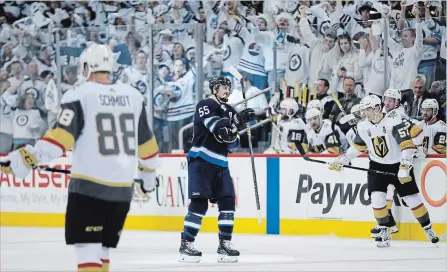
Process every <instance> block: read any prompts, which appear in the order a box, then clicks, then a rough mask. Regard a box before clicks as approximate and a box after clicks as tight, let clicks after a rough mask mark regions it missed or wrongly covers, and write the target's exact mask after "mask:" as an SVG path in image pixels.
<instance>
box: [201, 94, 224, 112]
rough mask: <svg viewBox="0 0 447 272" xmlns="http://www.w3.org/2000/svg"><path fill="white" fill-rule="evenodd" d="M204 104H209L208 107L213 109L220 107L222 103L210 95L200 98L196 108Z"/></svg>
mask: <svg viewBox="0 0 447 272" xmlns="http://www.w3.org/2000/svg"><path fill="white" fill-rule="evenodd" d="M203 106H208V108H209V109H210V110H212V109H216V108H218V107H219V106H220V104H219V103H218V102H217V101H216V100H215V99H214V98H213V97H208V98H205V99H202V100H200V101H199V103H197V107H196V108H201V107H203Z"/></svg>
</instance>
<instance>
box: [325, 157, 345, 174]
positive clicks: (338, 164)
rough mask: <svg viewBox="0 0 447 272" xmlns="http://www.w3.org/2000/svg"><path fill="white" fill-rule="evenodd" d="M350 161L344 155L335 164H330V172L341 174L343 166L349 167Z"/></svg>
mask: <svg viewBox="0 0 447 272" xmlns="http://www.w3.org/2000/svg"><path fill="white" fill-rule="evenodd" d="M348 164H349V160H348V158H346V157H345V156H344V155H341V156H338V157H337V158H336V159H335V160H334V161H333V162H331V163H329V170H333V171H337V172H341V171H343V165H348Z"/></svg>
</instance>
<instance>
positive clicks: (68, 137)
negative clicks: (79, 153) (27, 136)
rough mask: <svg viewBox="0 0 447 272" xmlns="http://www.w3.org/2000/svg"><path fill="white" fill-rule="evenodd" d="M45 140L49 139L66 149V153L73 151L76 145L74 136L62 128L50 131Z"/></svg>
mask: <svg viewBox="0 0 447 272" xmlns="http://www.w3.org/2000/svg"><path fill="white" fill-rule="evenodd" d="M43 138H46V139H49V140H50V141H53V142H55V143H56V144H59V145H60V146H62V147H63V148H64V151H67V150H69V149H71V148H72V147H73V145H74V137H73V135H72V134H71V133H70V132H68V131H66V130H65V129H62V128H55V129H50V130H48V131H47V132H46V133H45V135H44V136H43Z"/></svg>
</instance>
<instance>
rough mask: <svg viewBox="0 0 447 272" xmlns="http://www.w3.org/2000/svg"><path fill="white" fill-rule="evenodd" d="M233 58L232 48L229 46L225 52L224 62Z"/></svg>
mask: <svg viewBox="0 0 447 272" xmlns="http://www.w3.org/2000/svg"><path fill="white" fill-rule="evenodd" d="M230 56H231V47H230V46H229V45H227V50H225V55H224V60H227V59H228V58H229V57H230Z"/></svg>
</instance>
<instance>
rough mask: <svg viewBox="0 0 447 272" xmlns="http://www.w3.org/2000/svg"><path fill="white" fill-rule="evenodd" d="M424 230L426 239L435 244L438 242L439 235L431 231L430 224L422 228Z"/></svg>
mask: <svg viewBox="0 0 447 272" xmlns="http://www.w3.org/2000/svg"><path fill="white" fill-rule="evenodd" d="M424 232H425V235H426V236H427V238H428V240H430V242H432V244H437V243H438V242H439V237H438V236H437V235H436V233H435V232H434V231H433V228H432V227H431V224H430V225H428V226H426V227H425V228H424Z"/></svg>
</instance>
